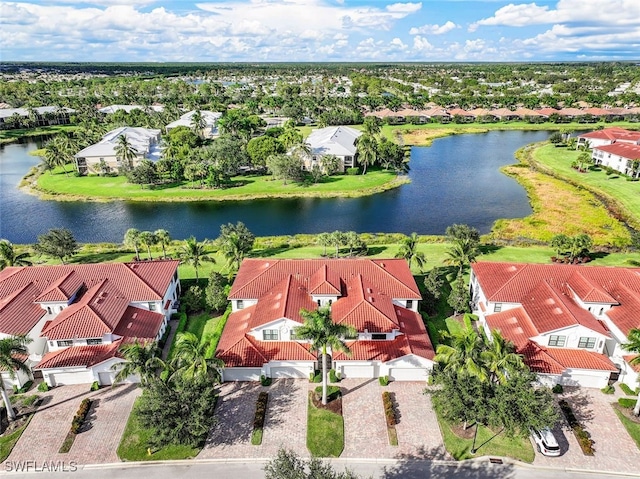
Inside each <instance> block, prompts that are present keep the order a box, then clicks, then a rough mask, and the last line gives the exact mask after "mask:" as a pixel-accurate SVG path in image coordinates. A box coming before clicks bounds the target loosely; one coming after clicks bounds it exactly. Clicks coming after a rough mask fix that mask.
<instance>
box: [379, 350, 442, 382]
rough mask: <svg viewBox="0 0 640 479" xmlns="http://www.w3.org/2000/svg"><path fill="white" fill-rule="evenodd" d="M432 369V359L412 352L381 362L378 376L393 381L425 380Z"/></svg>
mask: <svg viewBox="0 0 640 479" xmlns="http://www.w3.org/2000/svg"><path fill="white" fill-rule="evenodd" d="M432 369H433V361H431V360H429V359H425V358H421V357H420V356H416V355H414V354H410V355H407V356H403V357H401V358H398V359H394V360H392V361H387V362H386V363H383V364H382V365H381V367H380V376H389V378H390V379H392V380H394V381H426V380H427V379H428V377H429V373H430V372H431V370H432Z"/></svg>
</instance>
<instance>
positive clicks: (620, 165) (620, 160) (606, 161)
mask: <svg viewBox="0 0 640 479" xmlns="http://www.w3.org/2000/svg"><path fill="white" fill-rule="evenodd" d="M591 158H593V161H594V163H595V164H596V165H603V166H608V167H610V168H613V169H614V170H616V171H618V172H619V173H622V174H625V175H630V176H633V170H632V167H631V164H632V162H633V160H632V159H630V158H625V157H624V156H620V155H616V154H615V153H609V152H606V151H601V150H598V149H595V148H594V150H593V152H592V153H591ZM635 176H640V172H638V173H636V174H635Z"/></svg>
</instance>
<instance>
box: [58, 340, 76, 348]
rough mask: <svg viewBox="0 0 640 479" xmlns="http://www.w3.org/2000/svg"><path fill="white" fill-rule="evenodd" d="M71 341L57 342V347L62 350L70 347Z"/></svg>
mask: <svg viewBox="0 0 640 479" xmlns="http://www.w3.org/2000/svg"><path fill="white" fill-rule="evenodd" d="M72 344H73V341H72V340H71V339H65V340H64V341H58V347H59V348H64V347H65V346H71V345H72Z"/></svg>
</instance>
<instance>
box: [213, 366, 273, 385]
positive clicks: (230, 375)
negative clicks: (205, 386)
mask: <svg viewBox="0 0 640 479" xmlns="http://www.w3.org/2000/svg"><path fill="white" fill-rule="evenodd" d="M262 374H264V371H263V370H262V368H224V369H223V370H222V381H223V382H227V381H259V380H260V375H262Z"/></svg>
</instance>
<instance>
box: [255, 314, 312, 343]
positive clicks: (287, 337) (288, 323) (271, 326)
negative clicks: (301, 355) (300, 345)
mask: <svg viewBox="0 0 640 479" xmlns="http://www.w3.org/2000/svg"><path fill="white" fill-rule="evenodd" d="M297 326H300V323H298V322H297V321H292V320H291V319H287V318H281V319H278V320H276V321H272V322H270V323H267V324H263V325H262V326H259V327H257V328H255V329H253V330H251V331H249V334H250V335H251V336H253V337H254V338H256V339H257V340H258V341H268V340H265V339H264V336H263V334H264V331H267V330H276V331H278V339H274V340H273V341H291V340H292V339H291V333H292V331H293V328H295V327H297Z"/></svg>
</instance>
